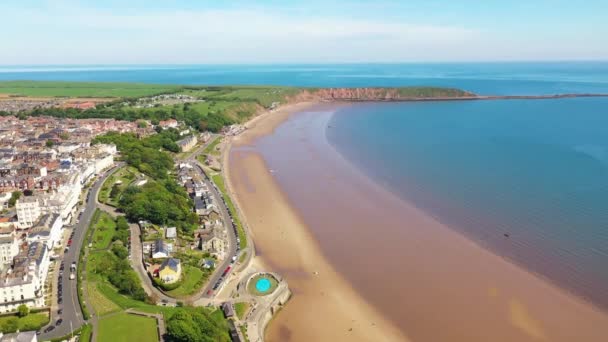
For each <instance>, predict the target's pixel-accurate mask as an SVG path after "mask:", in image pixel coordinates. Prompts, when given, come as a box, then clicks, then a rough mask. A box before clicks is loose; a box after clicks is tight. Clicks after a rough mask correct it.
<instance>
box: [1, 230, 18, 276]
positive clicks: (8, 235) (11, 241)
mask: <svg viewBox="0 0 608 342" xmlns="http://www.w3.org/2000/svg"><path fill="white" fill-rule="evenodd" d="M18 253H19V242H18V241H17V236H16V235H15V230H14V229H13V228H9V227H6V228H0V268H1V267H3V266H5V265H8V264H10V263H11V262H12V261H13V258H14V257H15V256H16V255H17V254H18Z"/></svg>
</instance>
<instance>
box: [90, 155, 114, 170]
mask: <svg viewBox="0 0 608 342" xmlns="http://www.w3.org/2000/svg"><path fill="white" fill-rule="evenodd" d="M112 165H114V156H113V155H111V154H109V153H108V154H102V155H100V156H98V157H97V158H96V159H95V173H96V174H100V173H101V172H102V171H103V170H105V169H107V168H109V167H112Z"/></svg>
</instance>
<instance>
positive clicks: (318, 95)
mask: <svg viewBox="0 0 608 342" xmlns="http://www.w3.org/2000/svg"><path fill="white" fill-rule="evenodd" d="M300 96H305V97H308V98H311V99H318V100H324V101H416V100H431V99H432V100H452V99H473V98H477V95H475V94H473V93H470V92H467V91H464V90H459V89H453V88H435V87H402V88H324V89H311V90H306V91H304V92H303V93H302V94H300Z"/></svg>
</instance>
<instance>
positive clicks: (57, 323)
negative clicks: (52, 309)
mask: <svg viewBox="0 0 608 342" xmlns="http://www.w3.org/2000/svg"><path fill="white" fill-rule="evenodd" d="M61 323H63V319H62V318H60V319H58V320H57V322H55V326H56V327H58V326H60V325H61Z"/></svg>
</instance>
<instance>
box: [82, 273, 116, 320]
mask: <svg viewBox="0 0 608 342" xmlns="http://www.w3.org/2000/svg"><path fill="white" fill-rule="evenodd" d="M87 294H88V298H89V303H90V304H91V305H92V306H93V309H94V310H95V313H96V314H97V315H98V316H103V315H106V314H109V313H111V312H115V311H120V307H119V306H118V305H116V304H115V303H114V302H112V301H111V300H109V299H108V298H106V297H105V296H104V295H103V294H102V293H101V292H100V291H99V290H98V289H97V283H96V282H92V281H87Z"/></svg>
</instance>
